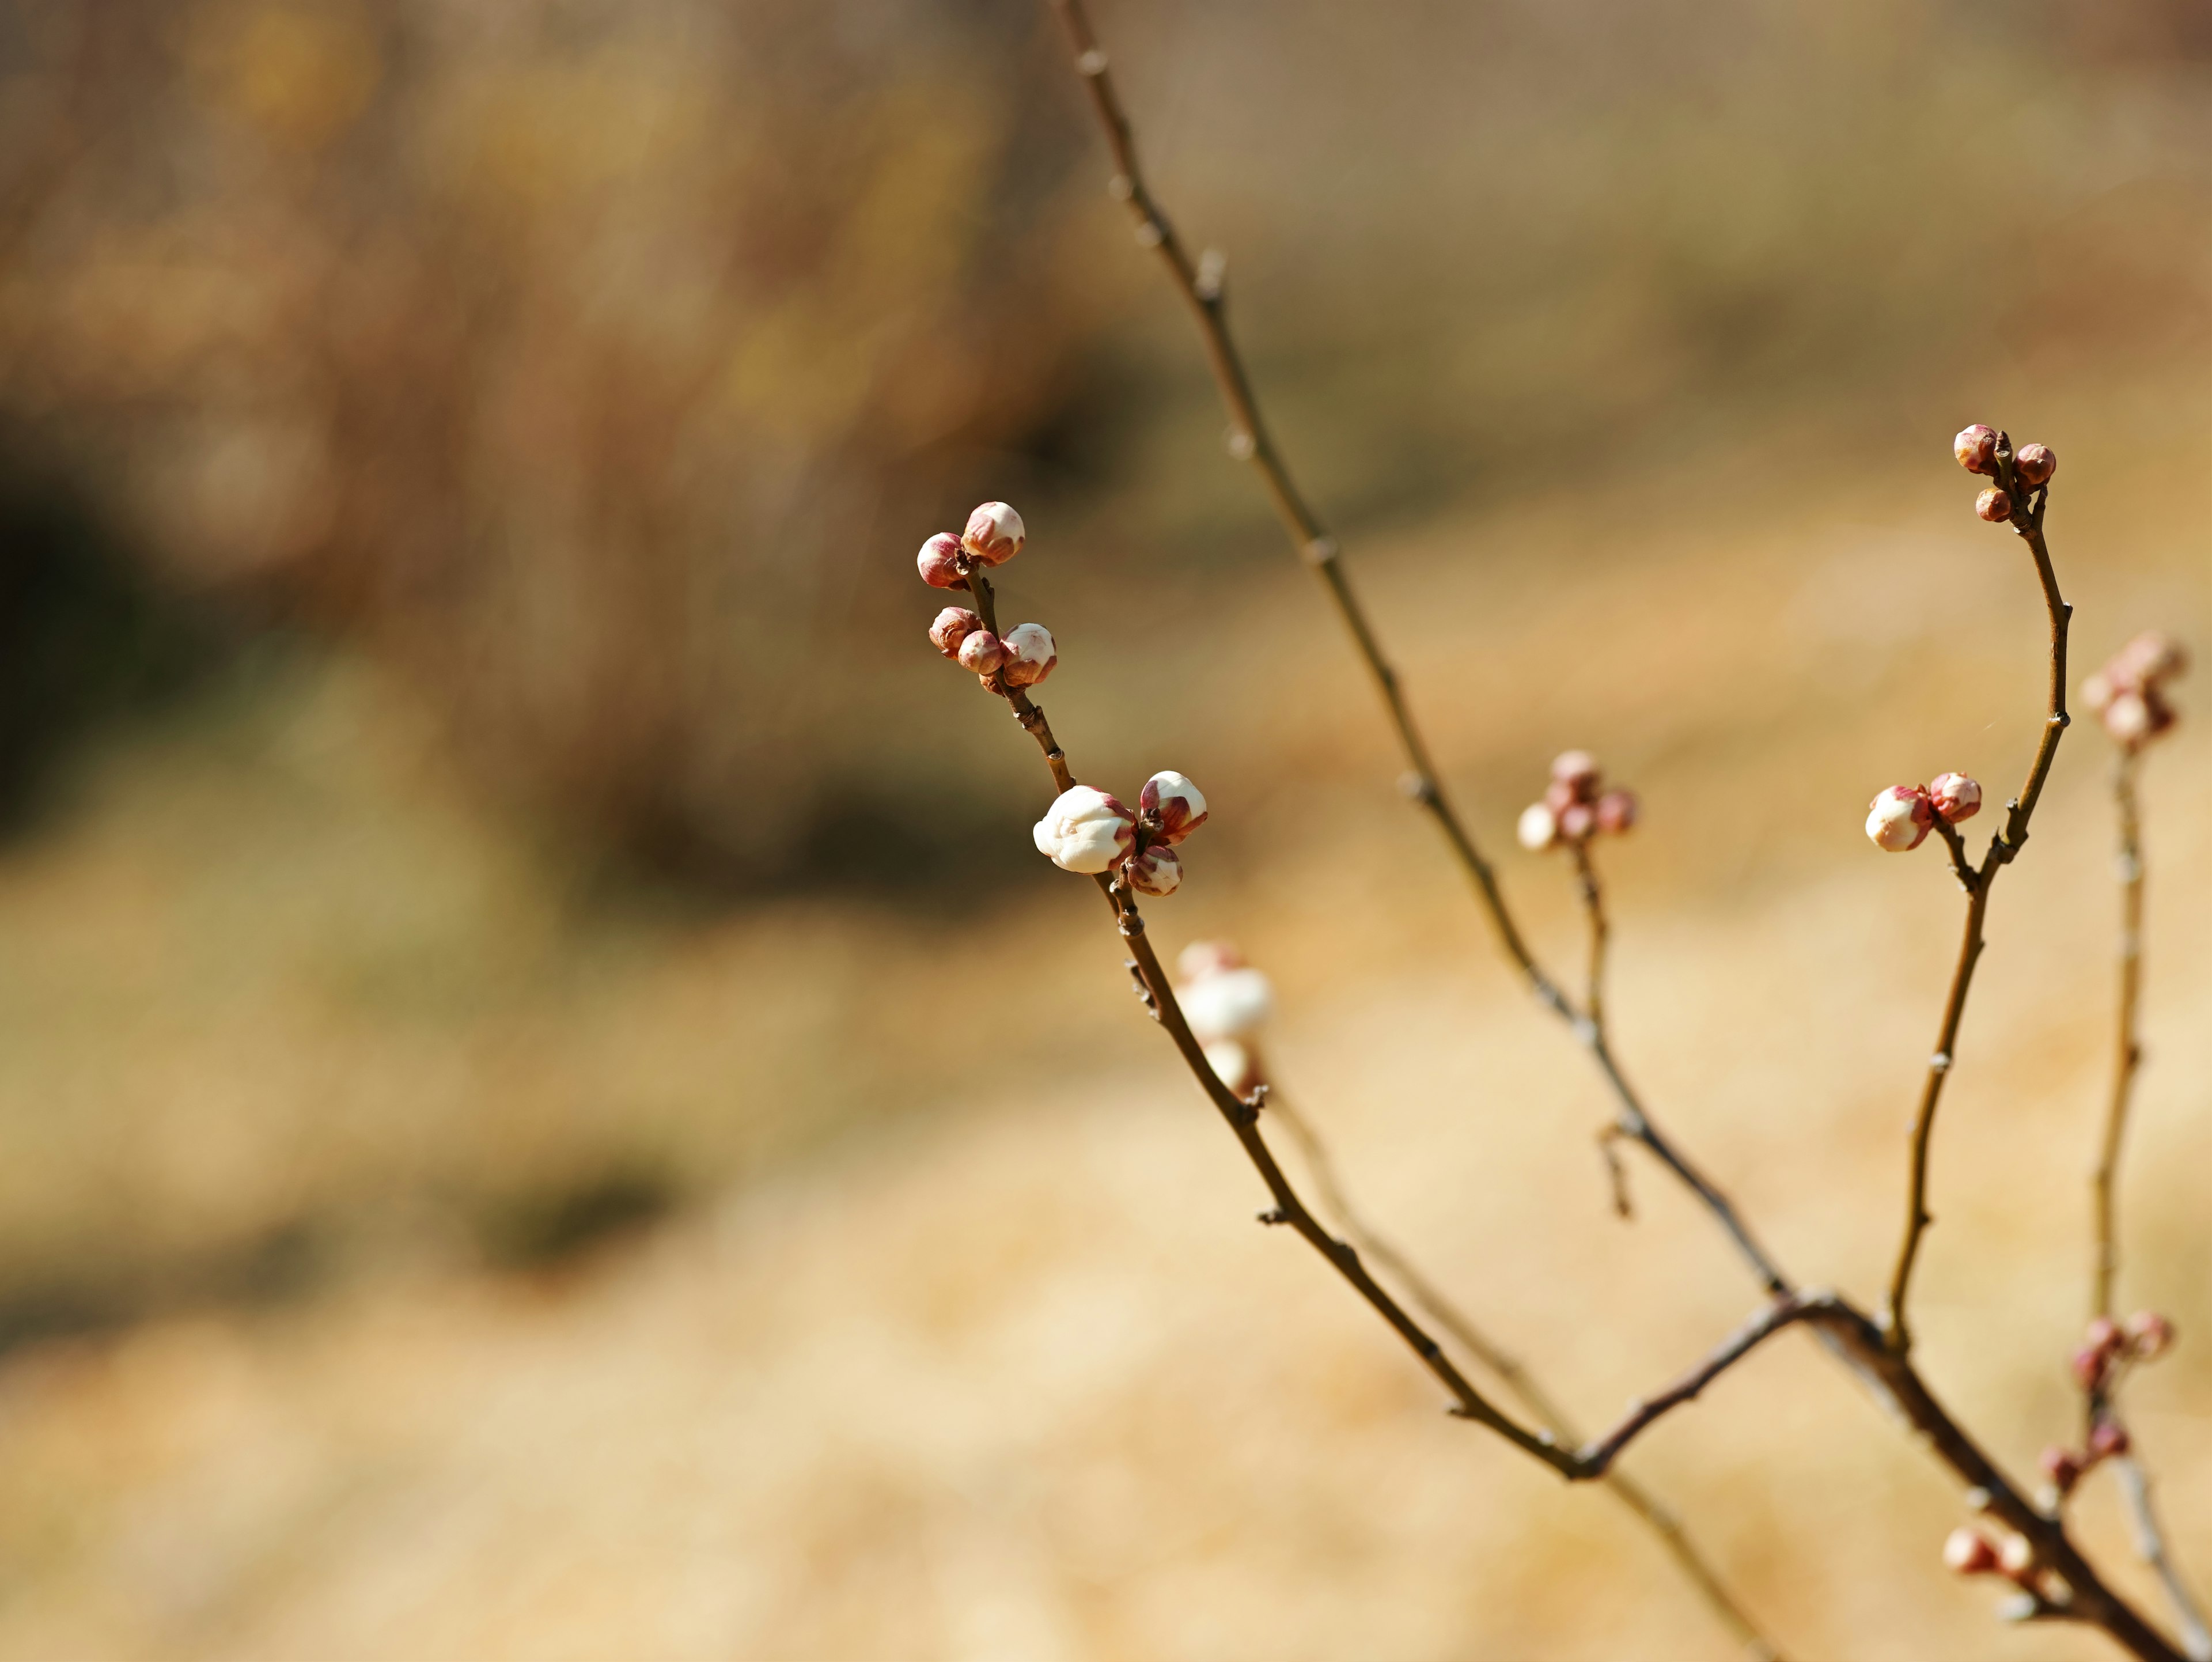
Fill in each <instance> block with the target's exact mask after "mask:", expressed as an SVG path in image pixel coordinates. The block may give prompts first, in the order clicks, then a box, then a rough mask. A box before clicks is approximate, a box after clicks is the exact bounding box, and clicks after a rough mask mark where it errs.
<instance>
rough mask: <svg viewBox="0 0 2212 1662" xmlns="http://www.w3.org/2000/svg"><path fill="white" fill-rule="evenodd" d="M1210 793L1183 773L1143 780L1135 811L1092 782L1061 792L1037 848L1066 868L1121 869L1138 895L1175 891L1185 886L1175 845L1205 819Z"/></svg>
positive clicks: (1043, 822) (1039, 831)
mask: <svg viewBox="0 0 2212 1662" xmlns="http://www.w3.org/2000/svg"><path fill="white" fill-rule="evenodd" d="M1205 823H1206V798H1205V796H1204V795H1203V794H1200V791H1199V788H1198V787H1197V786H1196V785H1194V784H1193V783H1191V782H1190V781H1189V780H1188V779H1187V778H1185V777H1184V776H1182V774H1180V773H1156V774H1154V775H1153V776H1152V777H1151V778H1149V779H1147V780H1146V781H1145V788H1144V789H1143V791H1142V792H1141V793H1139V795H1138V798H1137V812H1136V813H1130V812H1129V810H1128V809H1127V808H1126V807H1123V806H1122V805H1121V802H1120V801H1119V800H1118V799H1116V798H1115V797H1112V796H1109V795H1108V794H1106V793H1105V792H1104V791H1103V790H1098V789H1096V788H1093V787H1091V786H1089V785H1076V786H1073V787H1072V788H1069V789H1066V790H1064V791H1062V792H1060V794H1059V795H1058V796H1057V797H1055V798H1054V800H1053V804H1052V806H1051V807H1049V808H1047V809H1046V810H1045V815H1044V818H1043V819H1040V820H1038V821H1037V823H1036V833H1035V837H1036V846H1037V852H1038V853H1040V854H1042V855H1047V856H1048V857H1049V858H1050V860H1051V861H1052V863H1053V864H1054V865H1055V866H1057V867H1059V868H1060V869H1061V870H1062V871H1069V872H1083V873H1086V874H1091V875H1094V876H1095V875H1097V874H1099V873H1102V872H1111V871H1116V870H1119V871H1121V872H1122V873H1124V874H1126V875H1127V878H1128V880H1129V885H1130V886H1131V887H1132V888H1133V889H1135V890H1136V891H1137V892H1138V893H1139V894H1152V895H1162V894H1173V893H1174V892H1176V889H1178V888H1180V887H1181V886H1182V856H1181V855H1178V854H1176V849H1175V845H1176V843H1180V842H1182V839H1183V838H1184V837H1188V836H1189V835H1190V834H1191V832H1193V831H1196V830H1197V829H1198V828H1199V827H1200V825H1204V824H1205Z"/></svg>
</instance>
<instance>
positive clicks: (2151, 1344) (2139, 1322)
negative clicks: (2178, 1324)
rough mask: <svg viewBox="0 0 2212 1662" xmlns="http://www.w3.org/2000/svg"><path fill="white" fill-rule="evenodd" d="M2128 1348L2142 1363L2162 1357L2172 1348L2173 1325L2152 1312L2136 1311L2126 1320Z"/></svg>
mask: <svg viewBox="0 0 2212 1662" xmlns="http://www.w3.org/2000/svg"><path fill="white" fill-rule="evenodd" d="M2126 1331H2127V1336H2128V1348H2129V1349H2130V1351H2132V1352H2133V1353H2134V1354H2135V1355H2136V1356H2137V1357H2138V1358H2140V1359H2141V1360H2142V1361H2151V1360H2152V1359H2153V1358H2154V1357H2157V1356H2162V1355H2165V1354H2166V1352H2167V1351H2168V1350H2170V1349H2172V1348H2173V1324H2172V1322H2170V1321H2168V1320H2166V1318H2165V1317H2163V1316H2161V1315H2160V1314H2159V1313H2158V1312H2156V1311H2154V1310H2138V1311H2136V1313H2135V1314H2134V1315H2132V1316H2130V1317H2129V1318H2128V1324H2127V1329H2126Z"/></svg>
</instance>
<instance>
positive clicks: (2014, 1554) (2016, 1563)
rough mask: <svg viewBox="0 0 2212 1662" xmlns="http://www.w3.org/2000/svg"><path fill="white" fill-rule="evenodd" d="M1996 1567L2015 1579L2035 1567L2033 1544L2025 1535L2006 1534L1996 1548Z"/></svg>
mask: <svg viewBox="0 0 2212 1662" xmlns="http://www.w3.org/2000/svg"><path fill="white" fill-rule="evenodd" d="M1997 1568H2000V1569H2002V1571H2003V1572H2004V1573H2005V1574H2007V1575H2009V1576H2011V1577H2012V1578H2013V1579H2014V1580H2015V1581H2016V1580H2019V1579H2020V1578H2021V1576H2023V1575H2026V1574H2028V1573H2029V1572H2030V1571H2032V1570H2033V1569H2034V1568H2035V1545H2034V1543H2033V1542H2031V1541H2030V1540H2029V1539H2028V1538H2027V1537H2026V1536H2025V1535H2008V1536H2006V1537H2005V1539H2004V1544H2003V1545H2002V1546H2001V1547H1999V1548H1998V1549H1997Z"/></svg>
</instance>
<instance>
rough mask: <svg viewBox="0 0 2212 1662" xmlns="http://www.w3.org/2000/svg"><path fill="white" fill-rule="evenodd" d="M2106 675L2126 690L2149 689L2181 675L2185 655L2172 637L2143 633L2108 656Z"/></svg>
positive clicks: (2186, 659) (2152, 631)
mask: <svg viewBox="0 0 2212 1662" xmlns="http://www.w3.org/2000/svg"><path fill="white" fill-rule="evenodd" d="M2105 668H2106V673H2108V674H2112V675H2113V676H2114V678H2115V679H2117V680H2119V681H2121V682H2122V683H2124V685H2129V686H2138V687H2140V686H2152V685H2156V684H2157V683H2159V682H2160V681H2166V680H2171V679H2174V678H2175V677H2178V676H2180V675H2183V674H2185V673H2187V672H2188V669H2189V654H2188V652H2187V651H2186V650H2185V649H2184V648H2183V647H2182V645H2181V643H2180V642H2179V641H2177V640H2175V639H2174V638H2173V637H2172V636H2170V635H2167V634H2166V633H2164V632H2163V631H2161V630H2155V629H2147V630H2144V631H2143V632H2142V634H2140V635H2138V636H2136V637H2135V639H2134V640H2132V641H2130V642H2128V643H2127V644H2126V645H2125V646H2124V647H2122V648H2120V649H2119V650H2118V652H2116V653H2114V654H2112V662H2111V663H2109V664H2107V665H2106V667H2105Z"/></svg>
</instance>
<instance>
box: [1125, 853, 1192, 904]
mask: <svg viewBox="0 0 2212 1662" xmlns="http://www.w3.org/2000/svg"><path fill="white" fill-rule="evenodd" d="M1129 886H1130V887H1131V888H1133V889H1134V890H1136V892H1138V893H1139V894H1173V893H1174V892H1176V890H1177V889H1179V888H1181V887H1182V856H1181V855H1178V854H1176V851H1175V850H1174V849H1170V848H1167V847H1165V846H1164V845H1162V844H1160V843H1152V844H1150V845H1148V846H1147V847H1146V848H1145V849H1143V850H1142V851H1141V852H1139V854H1138V855H1136V856H1135V857H1134V858H1133V859H1132V860H1131V861H1129Z"/></svg>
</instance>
